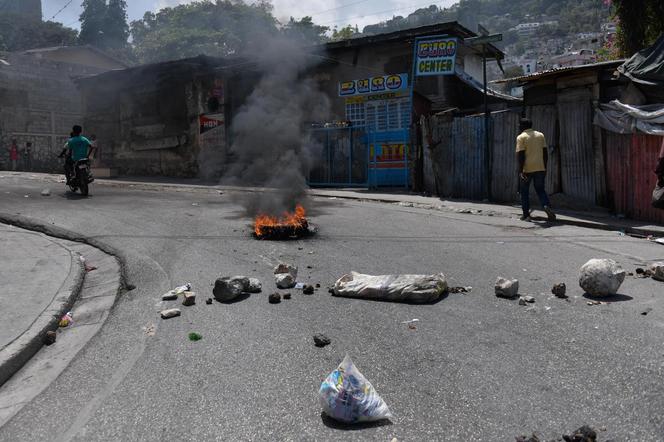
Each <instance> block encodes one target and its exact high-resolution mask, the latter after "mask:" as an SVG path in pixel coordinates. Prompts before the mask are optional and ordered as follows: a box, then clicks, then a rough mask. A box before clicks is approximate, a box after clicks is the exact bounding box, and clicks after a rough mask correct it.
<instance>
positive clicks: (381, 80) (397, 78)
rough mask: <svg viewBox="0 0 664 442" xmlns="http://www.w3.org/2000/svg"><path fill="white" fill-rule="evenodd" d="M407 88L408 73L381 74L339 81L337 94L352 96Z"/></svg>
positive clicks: (391, 91)
mask: <svg viewBox="0 0 664 442" xmlns="http://www.w3.org/2000/svg"><path fill="white" fill-rule="evenodd" d="M407 89H408V74H399V75H383V76H380V77H371V78H362V79H360V80H350V81H342V82H340V83H339V96H340V97H352V96H357V95H369V94H380V93H393V92H399V91H405V90H407Z"/></svg>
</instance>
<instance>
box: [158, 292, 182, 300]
mask: <svg viewBox="0 0 664 442" xmlns="http://www.w3.org/2000/svg"><path fill="white" fill-rule="evenodd" d="M176 299H178V294H177V293H175V292H174V291H173V290H171V291H170V292H168V293H164V294H163V295H161V300H162V301H175V300H176Z"/></svg>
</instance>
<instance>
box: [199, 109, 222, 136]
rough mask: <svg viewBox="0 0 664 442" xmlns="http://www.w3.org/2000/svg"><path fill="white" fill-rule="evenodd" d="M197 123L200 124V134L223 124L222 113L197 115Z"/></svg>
mask: <svg viewBox="0 0 664 442" xmlns="http://www.w3.org/2000/svg"><path fill="white" fill-rule="evenodd" d="M199 123H200V126H201V132H200V133H201V134H204V133H205V132H208V131H211V130H212V129H216V128H218V127H220V126H223V125H224V115H223V114H211V115H201V116H200V117H199Z"/></svg>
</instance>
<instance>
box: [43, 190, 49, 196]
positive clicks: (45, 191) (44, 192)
mask: <svg viewBox="0 0 664 442" xmlns="http://www.w3.org/2000/svg"><path fill="white" fill-rule="evenodd" d="M41 195H42V196H51V189H44V190H42V191H41Z"/></svg>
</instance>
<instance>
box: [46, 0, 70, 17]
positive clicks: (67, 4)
mask: <svg viewBox="0 0 664 442" xmlns="http://www.w3.org/2000/svg"><path fill="white" fill-rule="evenodd" d="M73 2H74V0H69V1H68V2H67V3H66V4H65V5H64V6H63V7H62V8H60V10H59V11H58V12H56V13H55V14H53V17H51V18H50V19H49V20H53V19H54V18H55V17H57V16H58V15H59V14H60V13H61V12H62V11H64V10H65V9H67V7H68V6H69V5H71V4H72V3H73Z"/></svg>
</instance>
